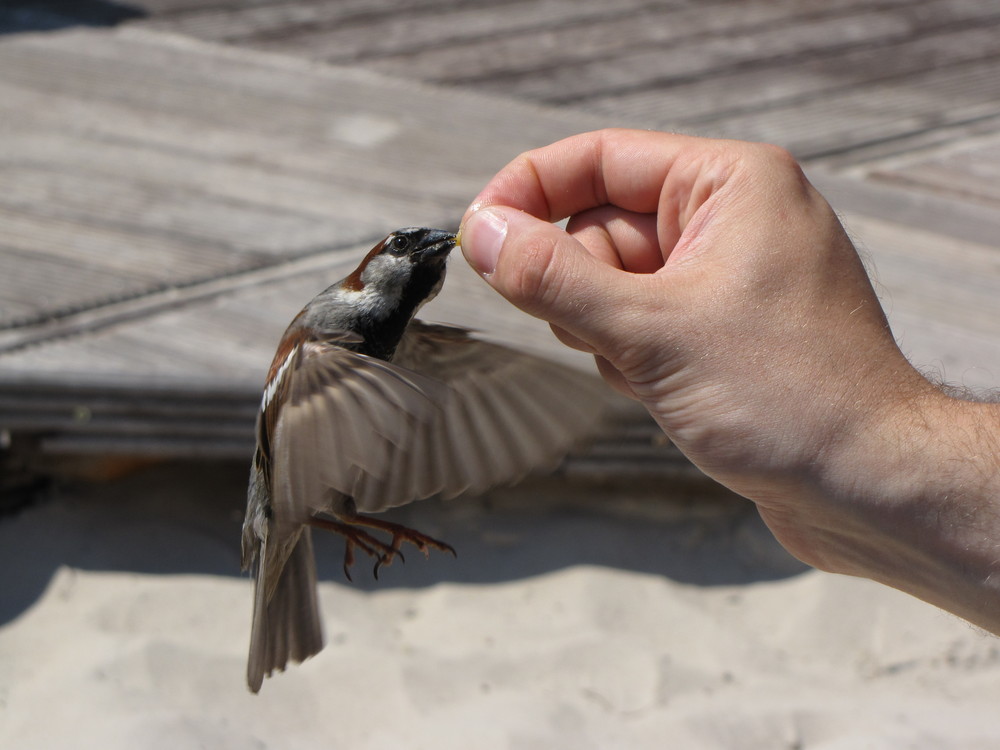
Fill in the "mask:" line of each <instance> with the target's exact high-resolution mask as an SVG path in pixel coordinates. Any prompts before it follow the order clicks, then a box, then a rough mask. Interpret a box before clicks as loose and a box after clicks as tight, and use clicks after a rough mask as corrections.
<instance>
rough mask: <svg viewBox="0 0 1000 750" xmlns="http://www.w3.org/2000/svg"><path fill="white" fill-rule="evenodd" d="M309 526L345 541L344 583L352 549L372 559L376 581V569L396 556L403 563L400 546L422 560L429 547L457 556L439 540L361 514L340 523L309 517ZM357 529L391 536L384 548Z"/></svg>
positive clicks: (378, 540)
mask: <svg viewBox="0 0 1000 750" xmlns="http://www.w3.org/2000/svg"><path fill="white" fill-rule="evenodd" d="M310 523H311V524H312V525H313V526H316V527H317V528H321V529H326V530H328V531H333V532H335V533H337V534H340V535H341V536H343V537H344V539H346V540H347V549H346V550H345V551H344V575H345V576H347V580H349V581H350V580H351V573H350V569H351V566H352V565H354V550H355V548H356V547H360V548H361V550H362V551H363V552H365V553H366V554H368V555H369V556H370V557H374V558H375V568H374V571H373V572H374V575H375V578H378V572H379V569H381V568H382V566H383V565H391V564H392V561H393V559H395V558H396V556H399V559H400V560H402V561H403V562H406V558H405V557H403V553H402V552H401V551H400V547H402V545H403V543H404V542H409V543H410V544H412V545H413V546H414V547H416V548H417V549H419V550H420V551H421V552H423V553H424V557H429V556H430V548H431V547H434V548H435V549H439V550H441V551H442V552H450V553H451V554H452V555H453V556H455V557H457V556H458V555H457V553H456V552H455V548H454V547H452V546H451V545H450V544H446V543H445V542H442V541H440V540H439V539H435V538H434V537H431V536H428V535H427V534H422V533H421V532H419V531H416V530H415V529H411V528H408V527H406V526H403V525H401V524H398V523H392V522H391V521H383V520H380V519H376V518H369V517H368V516H363V515H361V514H354V515H351V516H350V517H347V518H344V520H343V521H333V520H330V519H327V518H322V517H318V516H313V518H312V519H311V520H310ZM360 526H366V527H368V528H371V529H378V530H379V531H385V532H386V533H388V534H391V535H392V541H391V542H390V543H389V544H386V543H385V542H383V541H381V540H380V539H376V538H375V537H374V536H372V535H371V534H369V533H368V532H367V531H365V530H364V529H362V528H359V527H360Z"/></svg>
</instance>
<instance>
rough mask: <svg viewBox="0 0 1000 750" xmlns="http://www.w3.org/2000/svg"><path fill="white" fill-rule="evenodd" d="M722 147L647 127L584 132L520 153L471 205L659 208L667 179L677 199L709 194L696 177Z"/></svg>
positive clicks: (539, 211)
mask: <svg viewBox="0 0 1000 750" xmlns="http://www.w3.org/2000/svg"><path fill="white" fill-rule="evenodd" d="M719 146H720V142H718V141H709V140H706V139H701V138H695V137H692V136H682V135H674V134H672V133H658V132H654V131H646V130H622V129H609V130H598V131H594V132H590V133H581V134H580V135H574V136H570V137H569V138H565V139H563V140H561V141H557V142H555V143H553V144H551V145H549V146H543V147H542V148H537V149H534V150H531V151H526V152H524V153H523V154H521V155H520V156H518V157H517V158H516V159H514V160H513V161H512V162H510V163H509V164H508V165H507V166H505V167H504V168H503V169H501V170H500V171H499V172H498V173H497V174H496V175H495V176H494V177H493V179H492V180H490V182H489V183H488V184H487V185H486V187H485V188H483V190H482V191H481V192H480V193H479V195H478V196H477V197H476V200H475V201H474V202H473V204H472V206H471V207H470V209H469V210H470V211H471V210H475V209H477V208H481V207H483V206H487V205H502V206H511V207H512V208H517V209H520V210H522V211H525V212H527V213H530V214H532V215H533V216H537V217H538V218H540V219H545V220H546V221H558V220H560V219H564V218H566V217H568V216H572V215H574V214H577V213H579V212H581V211H585V210H587V209H591V208H596V207H598V206H605V205H613V206H617V207H619V208H622V209H625V210H626V211H632V212H635V213H655V212H656V211H657V209H658V207H660V199H661V197H666V196H664V192H665V186H666V185H667V178H668V176H669V177H671V180H672V182H674V183H676V184H675V185H674V187H672V188H671V191H672V192H673V191H676V193H677V196H678V197H679V198H680V197H681V196H682V195H683V194H686V195H687V196H691V195H696V194H699V193H702V194H703V191H699V190H696V182H697V179H698V177H699V176H702V175H703V170H702V169H701V167H703V166H704V164H705V160H706V157H711V156H712V155H713V152H716V151H718V149H719ZM709 161H711V158H709ZM676 178H680V179H679V180H677V179H676ZM708 192H709V193H710V192H711V190H709V191H708ZM703 197H704V194H703ZM681 202H682V203H687V202H688V201H687V200H686V199H685V200H682V201H681ZM467 214H468V212H467ZM463 221H464V218H463Z"/></svg>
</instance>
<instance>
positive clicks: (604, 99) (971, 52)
mask: <svg viewBox="0 0 1000 750" xmlns="http://www.w3.org/2000/svg"><path fill="white" fill-rule="evenodd" d="M998 23H1000V22H998ZM998 23H994V24H989V25H985V26H983V25H980V24H978V23H977V24H976V25H975V26H973V27H972V28H962V29H959V30H955V29H952V28H950V27H949V28H946V29H945V30H934V31H933V32H932V33H929V34H924V35H918V36H914V37H906V38H903V39H898V38H896V39H890V40H882V41H881V42H880V43H878V44H871V45H866V46H864V47H862V48H860V49H852V50H848V51H846V52H845V51H842V50H834V52H833V53H832V54H826V53H824V51H823V50H808V51H806V52H805V53H803V55H802V58H801V59H798V60H796V61H795V62H794V64H790V63H789V61H788V60H785V59H779V60H774V61H771V62H768V63H765V64H757V65H752V66H747V67H745V68H741V69H737V70H724V71H710V72H709V73H707V74H706V75H704V76H696V77H695V78H694V79H693V80H689V81H681V82H676V83H670V84H668V83H664V84H663V85H659V86H654V87H652V88H651V89H649V90H644V91H638V92H632V93H618V92H615V93H611V94H608V95H604V96H591V97H588V99H587V101H586V107H587V109H588V110H590V111H594V112H601V113H606V114H616V115H618V116H619V117H623V118H626V119H635V120H643V121H657V122H660V123H673V124H674V125H675V126H676V127H683V128H688V129H694V128H697V127H698V126H699V125H701V124H703V123H706V122H711V121H712V120H718V119H724V118H728V117H732V116H734V115H739V114H742V113H746V112H751V111H760V110H766V109H768V108H770V107H774V106H780V105H792V106H795V105H797V104H799V103H800V102H804V101H808V100H809V99H818V98H821V97H825V96H829V95H831V94H834V93H842V92H844V91H850V90H851V89H853V88H855V87H857V86H860V85H864V84H871V83H877V82H892V81H897V82H899V83H901V84H903V85H905V84H906V79H907V77H912V76H915V75H918V74H923V73H927V72H928V71H932V70H935V69H941V68H944V67H947V66H950V65H955V64H960V63H967V62H970V61H976V60H984V59H994V60H996V59H997V58H998V57H1000V33H998Z"/></svg>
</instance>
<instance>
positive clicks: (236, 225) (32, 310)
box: [0, 0, 1000, 466]
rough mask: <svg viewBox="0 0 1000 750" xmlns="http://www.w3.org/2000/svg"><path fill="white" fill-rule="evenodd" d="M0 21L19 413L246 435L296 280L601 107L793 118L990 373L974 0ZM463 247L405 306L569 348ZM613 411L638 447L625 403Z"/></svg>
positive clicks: (903, 325) (62, 428)
mask: <svg viewBox="0 0 1000 750" xmlns="http://www.w3.org/2000/svg"><path fill="white" fill-rule="evenodd" d="M19 5H20V6H22V7H21V8H20V12H18V13H15V12H14V11H17V10H18V6H19ZM39 8H41V10H39ZM110 24H117V25H110ZM0 31H5V32H8V33H5V34H2V35H0V179H2V182H3V186H4V189H3V191H0V431H3V432H5V433H6V434H7V436H8V438H9V437H11V436H12V437H13V438H14V439H15V440H16V441H20V440H30V441H32V442H33V444H35V445H36V446H38V447H41V448H42V449H44V450H47V451H51V452H72V453H75V452H81V451H91V452H109V451H110V452H126V453H128V452H147V453H156V454H164V455H178V454H180V455H191V454H194V455H208V454H211V455H225V456H238V455H245V454H246V452H247V451H248V446H249V441H250V438H249V435H250V431H249V428H248V426H249V424H250V423H251V422H252V419H253V414H254V410H255V406H256V401H257V398H258V392H259V391H258V389H259V384H260V381H261V378H262V373H263V371H264V370H265V369H266V365H267V363H268V361H269V359H270V355H271V353H272V351H273V345H274V342H275V340H276V338H277V337H278V335H280V331H281V329H282V328H283V327H284V325H285V323H286V322H287V320H288V319H289V318H290V316H291V315H292V314H294V312H295V311H296V310H297V309H298V308H299V306H301V304H302V303H303V302H304V301H305V300H306V299H308V298H309V297H310V296H311V295H312V294H313V293H314V292H315V291H317V290H318V289H319V288H322V286H324V285H325V284H327V283H330V282H332V281H333V280H335V279H336V278H338V277H339V276H341V275H343V273H344V272H345V271H346V269H348V268H350V267H351V266H352V264H353V263H355V262H356V259H357V258H358V257H359V254H360V253H361V252H363V251H364V250H365V249H367V247H369V246H370V245H371V244H372V243H373V242H374V241H375V240H376V239H377V238H379V237H380V236H382V235H383V234H385V232H386V231H388V230H390V229H392V228H395V227H397V226H404V225H410V224H425V225H440V226H454V224H455V222H456V221H457V220H458V217H459V216H460V214H461V211H462V210H463V209H464V207H465V205H466V203H467V202H468V201H469V200H470V199H471V198H472V197H473V196H474V194H475V193H476V191H477V190H478V188H479V187H480V186H481V185H482V184H483V182H484V181H485V180H486V179H487V178H488V177H489V176H490V175H491V174H492V173H493V172H494V171H495V170H496V169H497V168H498V167H500V166H501V165H502V164H503V163H505V162H506V161H507V160H508V159H510V158H511V157H513V156H514V155H516V154H517V153H518V152H519V151H521V150H523V149H525V148H530V147H532V146H536V145H540V144H543V143H547V142H550V141H552V140H554V139H556V138H559V137H562V136H564V135H567V134H570V133H573V132H578V131H581V130H586V129H591V128H595V127H601V126H605V125H618V126H641V127H657V128H665V129H672V130H680V131H686V132H693V133H701V134H706V135H724V136H729V137H739V138H749V139H759V140H768V141H772V142H776V143H780V144H782V145H785V146H787V147H789V148H790V149H792V150H793V151H794V152H795V153H796V154H797V155H798V156H799V157H800V158H801V159H803V160H804V162H805V163H806V166H807V170H808V172H809V174H810V177H811V178H812V179H813V180H814V181H815V182H816V183H817V184H818V185H819V186H820V188H821V189H822V190H823V191H824V192H825V193H826V194H827V196H828V197H829V198H830V199H831V201H832V202H833V203H834V205H835V206H836V207H837V208H838V210H840V211H841V212H842V213H843V215H844V216H845V220H846V222H847V224H848V226H849V228H850V229H851V231H852V233H853V234H854V236H856V237H857V239H858V240H859V243H860V244H861V245H862V247H863V248H864V249H865V251H866V252H867V253H868V254H869V255H870V257H871V259H872V262H873V265H874V268H875V275H876V278H877V281H878V283H879V287H880V292H881V293H882V295H883V299H884V301H885V303H886V306H887V308H888V310H889V312H890V316H891V319H892V322H893V325H894V329H895V331H896V333H897V336H899V338H900V340H901V342H902V344H903V346H904V349H905V350H906V351H907V352H908V353H909V354H910V356H911V357H912V358H913V360H914V361H915V362H916V363H917V364H918V365H919V366H921V367H924V368H926V369H932V370H939V371H942V372H943V374H944V376H945V377H947V378H949V379H952V380H957V381H961V382H964V383H966V384H968V385H972V386H977V387H991V386H992V387H996V386H997V385H998V383H1000V345H998V341H1000V253H998V252H997V251H998V250H1000V6H997V5H996V3H995V2H993V0H946V1H945V0H941V1H936V0H877V1H876V2H862V1H861V0H824V1H823V2H820V1H819V0H797V1H792V0H767V1H764V0H752V1H749V2H748V1H747V0H703V1H701V2H694V1H688V0H664V1H663V2H650V1H648V0H646V1H643V0H621V2H617V3H614V4H609V3H606V2H603V0H602V1H600V2H598V1H597V0H577V2H572V1H571V0H551V1H550V0H541V1H540V2H528V1H527V0H494V1H492V2H483V3H458V2H454V1H452V2H444V1H442V0H343V1H341V2H331V1H324V2H319V1H316V0H285V1H280V2H279V1H276V0H242V1H241V2H236V1H235V0H228V1H225V0H220V2H214V3H212V4H211V6H210V7H208V6H207V5H206V4H205V3H201V2H198V1H197V0H130V2H128V3H107V2H80V3H76V4H67V3H55V2H50V3H38V2H34V3H20V4H19V3H17V2H13V3H7V4H5V6H4V8H3V9H0ZM456 260H457V259H456ZM462 266H463V264H461V262H460V261H458V262H454V263H453V264H452V276H453V278H452V279H451V280H450V282H449V284H448V285H447V289H446V292H445V294H444V295H442V299H441V300H440V301H439V302H436V303H434V305H433V307H429V308H428V310H427V314H426V317H429V318H434V319H438V320H446V321H452V322H456V323H461V324H465V325H471V326H473V327H476V328H479V329H481V330H484V331H486V332H488V333H489V334H491V335H495V336H497V337H498V338H501V339H504V340H507V341H511V342H515V343H517V344H518V345H522V346H526V347H529V348H534V349H536V350H538V351H540V352H543V353H545V354H546V355H548V356H558V357H569V356H571V355H570V354H569V353H567V352H564V351H563V350H561V349H559V348H557V347H556V346H555V345H554V344H553V341H552V339H551V338H550V337H549V335H548V332H547V330H546V328H545V327H544V326H542V325H540V324H537V322H536V321H532V320H529V319H527V318H525V317H524V316H523V315H520V314H519V313H517V311H515V310H513V309H511V308H509V307H508V306H506V305H505V304H503V303H502V302H501V301H499V299H498V298H497V297H496V296H495V295H494V294H493V293H492V292H490V290H489V289H487V288H486V287H485V285H483V284H482V283H481V282H479V281H478V280H477V279H475V278H473V277H472V275H471V273H469V272H468V271H467V270H465V269H464V268H463V267H462ZM628 429H629V430H631V431H632V432H631V433H630V434H635V435H638V437H637V438H636V440H635V442H634V444H633V447H632V449H630V450H631V451H632V452H631V453H629V452H628V451H624V452H619V453H617V454H615V455H617V456H618V457H619V458H622V457H624V459H623V463H622V465H631V466H635V465H637V463H638V462H640V460H645V459H646V458H648V455H647V453H648V452H647V449H646V448H645V447H643V446H648V444H649V436H650V432H649V431H648V430H645V431H643V430H642V429H638V431H636V430H637V428H635V427H634V426H633V427H629V428H628ZM5 439H7V438H5ZM608 461H609V462H610V463H611V464H614V460H612V459H611V458H609V459H608ZM629 461H631V464H629ZM614 465H616V466H617V465H618V464H614Z"/></svg>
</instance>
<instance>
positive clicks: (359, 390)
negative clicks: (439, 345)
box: [268, 342, 448, 537]
mask: <svg viewBox="0 0 1000 750" xmlns="http://www.w3.org/2000/svg"><path fill="white" fill-rule="evenodd" d="M283 379H286V380H287V389H288V391H287V396H286V397H285V399H284V402H283V404H282V406H281V410H280V412H279V413H278V415H277V418H276V420H275V424H274V428H273V430H271V431H269V435H268V438H269V442H270V454H271V478H272V506H273V519H272V523H273V524H274V528H273V530H272V531H273V532H274V533H275V534H276V536H279V537H285V536H289V535H291V534H292V533H293V532H294V528H295V527H297V526H298V525H300V524H303V523H306V522H307V521H308V519H309V516H311V515H312V514H313V513H315V512H316V511H320V510H324V509H326V508H328V507H329V506H330V503H331V502H332V501H333V500H334V494H336V493H339V494H342V495H348V496H354V495H355V493H356V492H357V487H358V486H359V483H360V482H362V481H363V478H364V477H366V476H375V477H379V478H380V479H381V478H384V477H386V476H388V475H390V474H391V473H392V469H393V467H394V466H396V465H398V463H399V462H400V460H401V459H400V456H402V455H405V454H406V453H407V452H408V451H409V450H410V449H411V446H412V445H414V444H415V443H416V442H418V440H419V439H420V437H421V436H422V435H424V434H426V433H427V432H428V429H429V426H430V425H432V424H434V423H435V422H436V421H437V420H438V419H439V418H440V417H439V413H440V411H441V407H440V405H439V404H440V403H441V402H443V401H445V400H446V399H447V391H448V389H447V388H446V387H445V386H444V385H443V384H441V383H440V382H438V381H437V380H435V379H433V378H430V377H427V376H426V375H421V374H419V373H415V372H409V371H407V370H405V369H403V368H401V367H397V366H395V365H392V364H390V363H387V362H383V361H381V360H378V359H374V358H372V357H367V356H364V355H361V354H357V353H354V352H351V351H348V350H346V349H343V348H341V347H339V346H336V345H335V344H327V343H322V342H308V343H304V344H303V345H302V353H301V355H300V356H299V357H298V359H297V361H296V362H295V363H294V365H293V366H292V367H290V368H289V370H288V371H287V372H286V373H284V375H283ZM412 499H414V498H413V497H412V496H410V497H408V498H407V499H406V500H404V502H409V501H410V500H412Z"/></svg>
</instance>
